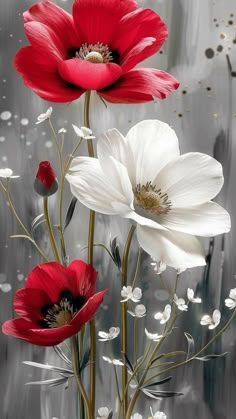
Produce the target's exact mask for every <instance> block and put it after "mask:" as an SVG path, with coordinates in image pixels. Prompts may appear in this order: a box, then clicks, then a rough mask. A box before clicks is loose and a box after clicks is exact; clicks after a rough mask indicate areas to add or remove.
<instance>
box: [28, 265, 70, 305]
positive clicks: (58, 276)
mask: <svg viewBox="0 0 236 419" xmlns="http://www.w3.org/2000/svg"><path fill="white" fill-rule="evenodd" d="M25 287H26V288H30V289H32V288H35V289H41V290H43V291H44V292H45V293H46V294H47V295H48V297H49V298H50V300H51V302H57V301H58V300H59V297H60V294H61V292H62V291H63V290H70V291H71V292H72V294H73V295H76V282H75V281H73V278H71V275H70V272H69V271H68V269H67V268H66V267H65V266H63V265H61V264H60V263H58V262H46V263H41V264H40V265H37V266H36V267H35V268H34V269H33V270H32V271H31V272H30V273H29V275H28V278H27V281H26V284H25Z"/></svg>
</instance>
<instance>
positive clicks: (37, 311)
mask: <svg viewBox="0 0 236 419" xmlns="http://www.w3.org/2000/svg"><path fill="white" fill-rule="evenodd" d="M50 303H51V300H50V299H49V297H48V295H47V294H46V293H45V292H44V291H43V290H39V289H32V288H30V289H29V288H23V289H20V290H17V291H16V293H15V296H14V300H13V306H14V309H15V312H16V313H17V314H18V316H21V317H26V319H28V320H30V321H33V322H36V323H37V322H38V321H39V320H42V319H43V316H42V314H41V308H42V307H43V306H44V305H47V304H50Z"/></svg>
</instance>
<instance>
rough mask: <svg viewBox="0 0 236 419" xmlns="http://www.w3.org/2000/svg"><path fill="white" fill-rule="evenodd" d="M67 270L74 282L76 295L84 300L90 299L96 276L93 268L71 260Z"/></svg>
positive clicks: (79, 261)
mask: <svg viewBox="0 0 236 419" xmlns="http://www.w3.org/2000/svg"><path fill="white" fill-rule="evenodd" d="M67 269H68V271H69V272H72V273H73V275H72V277H74V278H75V280H76V288H77V291H76V294H77V295H81V296H85V298H86V300H88V299H89V298H90V297H92V295H93V294H94V287H95V283H96V279H97V276H98V273H97V271H96V270H95V269H94V267H93V266H92V265H89V264H88V263H85V262H84V261H83V260H73V262H71V263H70V264H69V266H68V268H67Z"/></svg>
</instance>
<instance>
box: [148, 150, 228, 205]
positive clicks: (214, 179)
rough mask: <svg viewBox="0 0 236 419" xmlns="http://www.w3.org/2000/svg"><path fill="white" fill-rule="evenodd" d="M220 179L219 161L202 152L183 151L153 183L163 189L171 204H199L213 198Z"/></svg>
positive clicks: (219, 188)
mask: <svg viewBox="0 0 236 419" xmlns="http://www.w3.org/2000/svg"><path fill="white" fill-rule="evenodd" d="M223 182H224V179H223V174H222V166H221V164H220V163H219V162H218V161H217V160H215V159H214V158H213V157H210V156H208V155H207V154H202V153H187V154H183V155H182V156H179V157H178V158H177V159H175V160H173V161H171V162H170V163H169V164H167V165H166V167H164V168H163V169H162V171H161V172H160V173H159V174H158V175H157V177H156V180H155V183H156V184H157V185H158V187H159V188H161V189H162V192H166V193H167V194H168V196H169V199H170V200H171V202H172V205H173V207H180V208H181V207H183V205H184V206H185V207H187V206H190V207H192V206H194V205H201V204H204V203H205V202H207V201H210V200H211V199H212V198H214V197H215V196H216V195H217V194H218V193H219V191H220V190H221V188H222V185H223Z"/></svg>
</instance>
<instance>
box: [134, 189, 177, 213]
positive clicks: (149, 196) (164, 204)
mask: <svg viewBox="0 0 236 419" xmlns="http://www.w3.org/2000/svg"><path fill="white" fill-rule="evenodd" d="M134 196H135V204H136V205H137V206H138V207H139V208H141V209H143V210H145V211H147V212H148V213H150V214H151V215H163V214H167V213H168V212H169V211H170V209H171V207H172V204H171V201H170V200H169V197H168V195H167V193H162V191H161V189H157V188H156V185H152V183H151V182H147V183H146V184H145V185H140V184H138V185H137V186H136V188H135V190H134Z"/></svg>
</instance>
